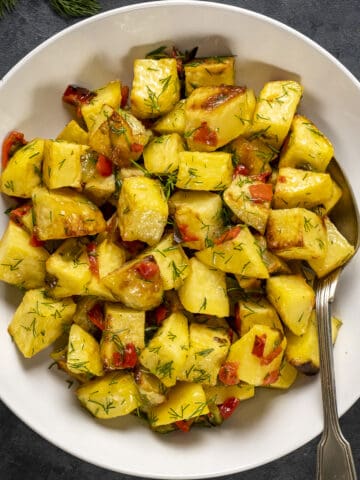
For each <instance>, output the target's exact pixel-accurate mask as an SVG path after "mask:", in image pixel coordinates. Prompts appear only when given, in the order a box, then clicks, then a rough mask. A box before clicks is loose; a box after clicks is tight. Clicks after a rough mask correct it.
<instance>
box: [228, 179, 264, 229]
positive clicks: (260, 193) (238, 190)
mask: <svg viewBox="0 0 360 480" xmlns="http://www.w3.org/2000/svg"><path fill="white" fill-rule="evenodd" d="M223 198H224V202H225V203H226V205H227V206H228V207H229V208H230V210H232V212H233V213H234V214H235V215H236V217H237V218H238V219H239V220H240V221H241V222H243V223H245V224H246V225H249V226H250V227H253V228H255V230H257V231H258V232H260V233H261V234H264V232H265V228H266V223H267V220H268V217H269V213H270V202H271V199H272V185H271V183H264V182H262V181H261V180H258V179H257V178H256V177H250V176H248V175H237V176H236V177H235V178H234V180H233V181H232V183H231V185H230V186H229V187H228V188H227V189H226V190H225V191H224V197H223Z"/></svg>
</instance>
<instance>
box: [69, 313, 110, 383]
mask: <svg viewBox="0 0 360 480" xmlns="http://www.w3.org/2000/svg"><path fill="white" fill-rule="evenodd" d="M66 366H67V369H68V371H69V372H70V373H74V374H75V375H79V374H85V375H86V376H87V377H89V378H90V377H93V376H97V377H101V376H102V375H103V373H104V372H103V367H102V361H101V357H100V346H99V344H98V342H97V341H96V340H95V338H94V337H93V336H92V335H91V334H90V333H88V332H87V331H86V330H84V329H82V328H81V327H80V326H79V325H77V324H76V323H74V324H73V325H72V326H71V328H70V333H69V342H68V349H67V360H66Z"/></svg>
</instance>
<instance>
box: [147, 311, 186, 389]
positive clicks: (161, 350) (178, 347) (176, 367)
mask: <svg viewBox="0 0 360 480" xmlns="http://www.w3.org/2000/svg"><path fill="white" fill-rule="evenodd" d="M188 348H189V327H188V321H187V318H186V317H185V315H183V314H182V313H180V312H175V313H172V314H171V315H170V316H169V317H167V318H166V319H165V320H164V321H163V322H162V324H161V327H160V328H159V330H158V331H157V332H156V333H155V335H154V336H153V338H152V339H151V340H150V342H149V343H148V345H147V346H146V347H145V348H144V350H143V351H142V352H141V354H140V363H141V364H142V365H143V366H144V367H146V368H147V369H148V370H149V371H150V372H151V373H153V374H154V375H155V376H156V377H158V378H159V379H160V380H161V381H162V382H163V384H164V385H165V386H167V387H171V386H173V385H175V383H176V380H177V378H178V377H179V375H181V372H182V370H183V368H184V365H185V361H186V355H187V350H188Z"/></svg>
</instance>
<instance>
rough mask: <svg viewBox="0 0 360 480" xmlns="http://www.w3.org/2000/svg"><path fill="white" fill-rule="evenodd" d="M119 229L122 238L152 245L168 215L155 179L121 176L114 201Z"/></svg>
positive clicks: (165, 203) (158, 183)
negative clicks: (118, 193)
mask: <svg viewBox="0 0 360 480" xmlns="http://www.w3.org/2000/svg"><path fill="white" fill-rule="evenodd" d="M117 211H118V217H119V229H120V234H121V237H122V239H123V240H125V241H133V240H140V241H142V242H145V243H148V244H149V245H156V244H157V243H158V242H159V241H160V238H161V237H162V234H163V232H164V228H165V225H166V222H167V217H168V213H169V211H168V204H167V201H166V198H165V195H164V192H163V190H162V188H161V184H160V182H159V181H158V180H153V179H151V178H148V177H129V178H125V179H124V180H123V184H122V188H121V192H120V197H119V203H118V209H117Z"/></svg>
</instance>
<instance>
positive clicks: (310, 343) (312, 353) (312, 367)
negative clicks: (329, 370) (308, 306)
mask: <svg viewBox="0 0 360 480" xmlns="http://www.w3.org/2000/svg"><path fill="white" fill-rule="evenodd" d="M340 327H341V321H340V320H338V319H337V318H336V317H332V318H331V328H332V341H333V343H335V340H336V337H337V334H338V331H339V328H340ZM286 338H287V340H288V343H287V347H286V352H285V358H286V360H287V361H288V362H289V363H290V364H291V365H293V366H294V367H295V368H296V369H297V370H299V371H300V372H302V373H304V374H305V375H315V374H316V373H318V371H319V368H320V359H319V337H318V325H317V319H316V313H315V310H313V312H312V313H311V316H310V320H309V324H308V328H307V330H306V332H305V333H304V334H303V335H300V336H299V335H294V334H293V333H292V332H291V331H288V332H286Z"/></svg>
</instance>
